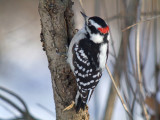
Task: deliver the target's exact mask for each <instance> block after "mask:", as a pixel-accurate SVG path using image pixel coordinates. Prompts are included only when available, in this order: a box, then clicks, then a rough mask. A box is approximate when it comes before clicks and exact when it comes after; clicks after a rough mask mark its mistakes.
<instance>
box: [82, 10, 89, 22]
mask: <svg viewBox="0 0 160 120" xmlns="http://www.w3.org/2000/svg"><path fill="white" fill-rule="evenodd" d="M81 14H82V16H83V17H84V20H85V21H87V19H88V16H87V15H85V14H84V13H83V12H81Z"/></svg>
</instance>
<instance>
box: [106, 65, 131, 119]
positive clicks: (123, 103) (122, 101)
mask: <svg viewBox="0 0 160 120" xmlns="http://www.w3.org/2000/svg"><path fill="white" fill-rule="evenodd" d="M106 69H107V71H108V73H109V76H110V78H111V80H112V82H113V85H114V87H115V89H116V92H117V94H118V97H119V99H120V100H121V103H122V105H123V107H124V109H125V111H126V112H127V113H128V115H129V117H130V118H131V119H133V117H132V115H131V113H130V112H129V110H128V108H127V106H126V104H125V102H124V100H123V98H122V96H121V95H120V92H119V90H118V88H117V85H116V83H115V80H114V79H113V76H112V74H111V72H110V70H109V68H108V66H107V64H106Z"/></svg>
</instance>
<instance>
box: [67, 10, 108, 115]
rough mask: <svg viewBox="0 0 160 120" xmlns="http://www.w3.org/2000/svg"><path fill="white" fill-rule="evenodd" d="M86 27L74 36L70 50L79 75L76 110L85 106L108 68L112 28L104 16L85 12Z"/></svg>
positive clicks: (75, 73)
mask: <svg viewBox="0 0 160 120" xmlns="http://www.w3.org/2000/svg"><path fill="white" fill-rule="evenodd" d="M81 14H82V16H83V17H84V20H85V25H84V27H83V28H82V29H81V30H79V31H78V32H77V33H76V34H75V36H74V37H73V39H72V41H71V43H70V46H69V50H68V59H67V61H68V63H69V65H70V67H71V69H72V71H73V73H74V75H75V77H76V81H77V88H78V90H77V95H76V98H75V104H76V111H77V112H78V111H79V110H80V108H82V109H83V110H84V109H85V106H86V103H87V100H88V99H90V97H91V95H92V93H93V91H94V88H95V87H96V86H97V84H98V82H99V80H100V78H101V76H102V71H103V69H104V68H105V64H106V61H107V59H108V52H109V39H110V34H109V27H108V25H107V24H106V22H105V21H104V20H103V19H101V18H100V17H97V16H94V17H88V16H86V15H85V14H84V13H82V12H81Z"/></svg>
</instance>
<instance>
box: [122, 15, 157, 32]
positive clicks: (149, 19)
mask: <svg viewBox="0 0 160 120" xmlns="http://www.w3.org/2000/svg"><path fill="white" fill-rule="evenodd" d="M159 17H160V15H157V16H154V17H151V18H147V19H146V20H141V21H139V22H137V23H135V24H133V25H131V26H128V27H126V28H124V29H123V30H122V32H124V31H126V30H128V29H130V28H132V27H134V26H136V25H138V24H140V23H142V22H147V21H151V20H154V19H156V18H159Z"/></svg>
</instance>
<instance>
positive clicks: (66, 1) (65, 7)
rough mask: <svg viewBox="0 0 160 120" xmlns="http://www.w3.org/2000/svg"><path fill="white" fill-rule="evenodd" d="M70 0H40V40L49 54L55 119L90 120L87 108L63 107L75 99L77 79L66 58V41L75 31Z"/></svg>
mask: <svg viewBox="0 0 160 120" xmlns="http://www.w3.org/2000/svg"><path fill="white" fill-rule="evenodd" d="M72 5H73V2H72V1H71V0H39V14H40V17H41V25H42V32H41V41H42V42H43V47H44V50H45V51H46V55H47V58H48V63H49V69H50V72H51V77H52V87H53V93H54V101H55V106H56V119H57V120H89V114H88V110H85V111H80V112H79V113H78V114H77V113H76V112H75V109H74V108H72V109H71V110H69V111H64V112H63V109H64V108H65V107H66V106H68V105H69V104H71V101H74V99H75V95H76V91H77V90H76V80H75V77H74V75H73V73H72V71H71V70H70V67H69V65H68V64H67V62H66V59H67V56H66V53H67V50H68V42H69V40H71V38H72V37H73V35H74V25H73V11H72Z"/></svg>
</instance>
